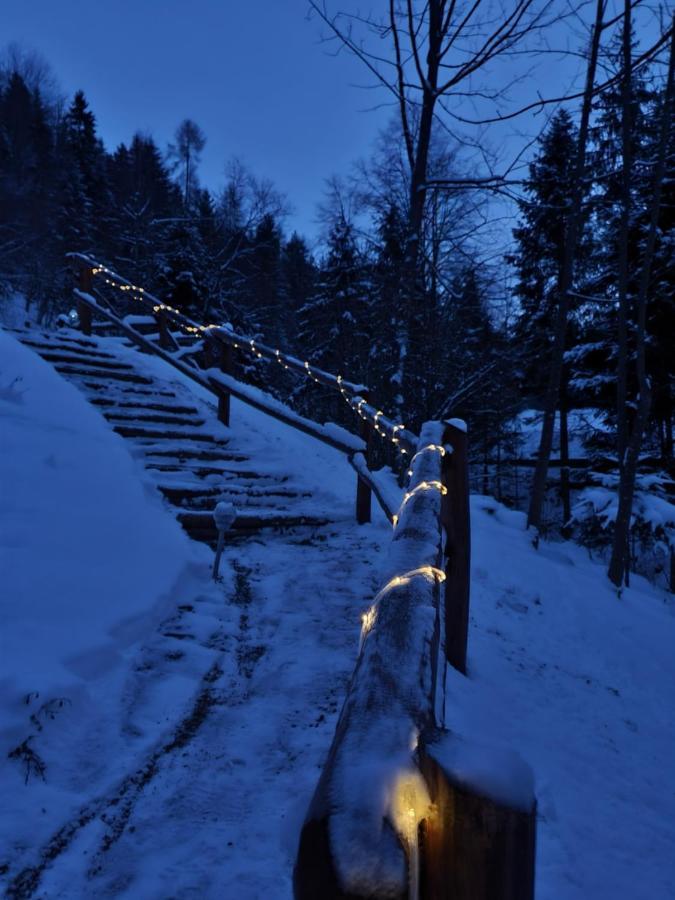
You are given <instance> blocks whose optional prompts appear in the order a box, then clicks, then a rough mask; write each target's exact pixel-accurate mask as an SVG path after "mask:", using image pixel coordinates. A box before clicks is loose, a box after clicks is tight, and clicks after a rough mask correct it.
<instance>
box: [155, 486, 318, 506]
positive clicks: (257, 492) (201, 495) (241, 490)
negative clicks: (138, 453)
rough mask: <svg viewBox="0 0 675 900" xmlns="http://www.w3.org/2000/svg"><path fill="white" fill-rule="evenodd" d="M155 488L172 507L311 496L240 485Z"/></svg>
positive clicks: (297, 492) (304, 493) (278, 489)
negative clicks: (187, 503) (216, 500)
mask: <svg viewBox="0 0 675 900" xmlns="http://www.w3.org/2000/svg"><path fill="white" fill-rule="evenodd" d="M157 487H158V488H159V490H160V491H161V492H162V494H164V496H165V497H166V498H167V500H170V501H171V502H172V503H173V504H174V505H177V506H179V505H180V504H181V503H183V502H184V501H190V502H192V501H200V500H202V499H203V500H213V498H214V497H221V496H225V495H227V496H228V497H232V498H234V499H236V498H240V499H254V500H257V499H264V498H266V497H269V498H276V497H278V498H283V499H290V500H295V499H299V498H301V497H311V496H312V494H311V492H310V491H290V490H288V488H270V489H269V490H268V489H265V488H251V487H242V486H240V485H234V484H232V485H226V484H223V485H213V486H211V485H209V486H208V487H201V486H199V485H195V487H186V486H185V485H176V486H174V485H171V484H158V485H157Z"/></svg>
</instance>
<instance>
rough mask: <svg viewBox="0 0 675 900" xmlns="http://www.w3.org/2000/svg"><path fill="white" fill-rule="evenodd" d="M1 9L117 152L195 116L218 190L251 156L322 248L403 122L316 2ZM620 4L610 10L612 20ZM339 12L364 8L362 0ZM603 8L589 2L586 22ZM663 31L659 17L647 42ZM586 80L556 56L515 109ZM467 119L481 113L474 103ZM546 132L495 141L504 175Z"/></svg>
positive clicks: (534, 126)
mask: <svg viewBox="0 0 675 900" xmlns="http://www.w3.org/2000/svg"><path fill="white" fill-rule="evenodd" d="M0 2H2V12H1V13H0V24H1V25H2V31H1V32H0V33H1V35H2V37H0V50H1V49H2V46H3V45H4V43H6V42H7V43H8V42H10V41H17V42H19V43H20V44H22V45H23V46H24V47H25V48H27V49H35V50H37V51H39V52H40V53H42V54H43V55H44V56H45V57H46V59H47V60H48V61H49V62H50V63H51V65H52V67H53V69H54V72H55V74H56V76H57V78H58V80H59V82H60V84H61V87H62V89H63V91H64V92H65V93H66V94H68V95H71V94H72V93H73V92H74V91H75V90H77V89H78V88H82V89H83V90H84V91H85V93H86V95H87V97H88V98H89V101H90V103H91V106H92V108H93V110H94V112H95V114H96V116H97V119H98V125H99V130H100V133H101V135H102V137H103V139H104V141H105V143H106V145H107V146H108V147H109V148H111V149H112V148H114V147H115V146H116V145H117V144H118V143H119V142H120V141H128V140H129V139H130V137H131V136H132V134H133V133H134V132H135V131H137V130H141V131H146V132H150V133H151V134H152V135H153V136H154V137H155V139H156V141H157V142H158V144H159V145H160V146H161V147H162V148H165V147H166V144H167V143H168V141H170V140H171V138H172V135H173V132H174V131H175V128H176V126H177V125H178V123H179V122H180V121H181V120H182V119H184V118H186V117H189V118H192V119H194V120H195V121H197V122H198V124H199V125H200V126H201V128H202V129H203V130H204V132H205V133H206V135H207V145H206V148H205V150H204V153H203V159H202V165H201V169H200V177H201V180H202V183H203V184H205V185H206V186H208V187H209V188H211V189H213V190H217V189H218V188H219V187H220V186H221V185H222V183H223V181H224V174H223V172H224V167H225V163H226V161H227V160H228V159H229V158H231V157H233V156H238V157H240V158H241V159H242V160H243V161H244V162H245V163H246V164H247V165H248V166H249V167H250V168H251V169H252V170H253V171H254V172H255V173H256V174H257V175H259V176H266V177H270V178H272V179H273V181H274V182H275V184H276V186H277V187H278V188H279V189H280V190H282V191H284V192H285V193H286V194H287V195H288V197H289V199H290V200H291V203H292V206H293V208H294V212H293V214H292V215H291V216H290V218H289V220H288V223H287V224H288V226H289V227H290V228H294V227H295V228H298V229H299V230H300V231H301V232H303V233H305V234H307V235H309V236H310V237H312V236H314V235H315V234H316V232H317V225H316V205H317V203H318V202H319V201H320V200H321V199H322V193H323V190H324V183H325V179H326V178H327V177H329V176H330V175H332V174H336V173H337V174H344V173H346V172H347V171H348V170H349V167H350V165H351V163H352V162H353V161H354V160H356V159H358V158H360V157H364V156H367V155H368V154H369V152H370V149H371V147H372V144H373V141H374V139H375V137H376V135H377V132H378V131H379V129H380V128H382V127H383V126H384V125H385V123H386V122H387V120H388V119H389V117H390V116H391V115H393V114H394V110H393V108H392V107H391V106H387V107H382V106H381V105H378V104H382V103H383V101H386V100H388V98H387V97H386V96H384V95H383V93H382V92H381V91H373V90H372V89H365V86H366V85H370V86H371V87H372V79H371V80H369V76H368V74H367V73H366V72H365V70H364V68H363V67H362V65H361V64H360V63H359V62H358V61H357V60H355V59H354V58H353V57H351V56H350V55H349V54H347V53H340V54H339V55H338V56H337V57H336V56H335V55H334V50H335V48H334V46H327V45H326V44H324V43H322V42H321V40H320V38H321V27H320V24H319V23H318V21H317V20H316V19H313V20H310V19H309V18H308V16H307V10H308V4H307V0H114V2H113V0H95V2H91V0H89V2H84V0H0ZM618 2H619V0H610V4H609V6H610V10H611V9H612V8H613V6H615V5H616V4H617V3H618ZM329 5H330V8H331V9H333V10H337V9H345V8H351V9H356V8H357V0H331V2H330V4H329ZM358 8H360V7H358ZM371 8H372V9H373V10H375V11H376V12H377V13H379V14H382V13H383V12H384V11H385V10H386V3H385V2H384V0H371V2H366V4H365V6H364V7H363V8H362V9H361V11H362V12H367V11H368V10H369V9H371ZM592 8H593V4H592V3H591V2H590V0H587V2H586V3H585V4H584V8H583V17H584V18H588V17H589V15H590V14H591V13H592ZM570 24H572V25H573V26H574V28H573V31H571V32H570V31H569V30H568V28H567V27H566V26H565V27H560V28H557V29H555V30H553V32H552V34H551V35H550V40H551V43H552V45H554V46H556V47H565V46H569V47H571V48H573V49H579V47H580V46H581V45H583V43H584V42H585V38H584V30H583V28H581V27H579V25H580V23H579V22H578V21H574V20H571V22H570ZM654 33H655V26H654V20H653V17H652V14H651V13H649V14H648V17H647V18H646V19H644V21H643V22H641V23H640V24H639V27H638V35H639V36H640V37H642V38H643V39H646V38H647V37H650V38H651V37H652V36H653V35H654ZM511 65H512V64H511V63H510V62H508V61H506V62H500V63H498V64H496V65H495V67H494V71H492V72H489V73H487V76H486V77H487V78H488V83H490V79H491V83H492V84H501V83H504V80H509V79H510V76H511V75H512V74H513V71H514V70H513V69H512V68H510V66H511ZM513 65H515V63H514V64H513ZM518 65H519V66H520V63H518ZM528 65H529V62H528ZM582 71H583V64H582V63H581V62H580V61H579V59H578V58H575V57H569V58H561V57H554V56H546V57H543V58H542V60H541V61H540V62H539V66H538V68H537V69H536V70H535V71H533V72H531V73H530V74H529V75H528V77H527V78H526V79H524V80H523V81H522V83H520V84H519V85H517V86H516V87H515V88H514V89H513V92H512V94H513V100H514V102H518V101H521V102H528V101H530V100H532V99H535V98H536V96H537V93H540V94H542V95H544V96H547V95H548V96H551V95H557V94H560V93H564V92H565V91H566V90H567V89H568V87H569V86H570V85H571V84H572V83H573V82H574V80H575V78H576V79H577V84H578V83H579V75H580V73H581V72H582ZM481 77H482V76H481ZM459 102H460V103H463V101H459ZM577 108H578V103H575V104H574V105H573V111H576V109H577ZM461 112H462V113H465V114H468V115H471V109H470V108H468V109H467V108H466V106H465V105H462V107H461ZM548 112H549V113H550V112H552V109H551V108H549V109H548ZM544 123H545V116H541V115H539V116H537V117H532V116H530V117H527V118H524V119H519V120H516V121H514V122H513V123H509V124H508V125H506V126H505V125H497V126H492V127H491V128H490V130H489V132H487V134H485V135H484V136H483V140H484V141H487V142H488V144H489V145H491V146H492V147H493V148H497V149H499V150H501V151H502V152H503V156H504V159H503V161H502V164H501V165H502V166H503V165H504V164H506V163H507V162H508V161H509V159H511V158H513V156H515V154H516V153H517V151H518V149H520V148H521V147H522V146H523V145H524V144H525V143H526V142H527V139H528V138H531V137H532V136H533V135H535V134H537V133H538V131H539V130H540V128H541V127H542V126H543V125H544ZM506 227H507V228H508V226H506Z"/></svg>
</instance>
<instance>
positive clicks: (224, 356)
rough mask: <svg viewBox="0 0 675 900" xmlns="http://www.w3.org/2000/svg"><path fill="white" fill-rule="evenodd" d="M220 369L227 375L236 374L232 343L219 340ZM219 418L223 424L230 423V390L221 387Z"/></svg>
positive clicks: (219, 392)
mask: <svg viewBox="0 0 675 900" xmlns="http://www.w3.org/2000/svg"><path fill="white" fill-rule="evenodd" d="M218 347H219V354H220V359H219V366H220V371H221V372H223V373H224V374H225V375H234V351H233V349H232V347H231V346H230V344H228V343H226V342H225V341H218ZM218 419H219V421H221V422H222V423H223V425H228V426H229V424H230V392H229V391H226V390H225V389H224V388H221V389H220V390H219V391H218Z"/></svg>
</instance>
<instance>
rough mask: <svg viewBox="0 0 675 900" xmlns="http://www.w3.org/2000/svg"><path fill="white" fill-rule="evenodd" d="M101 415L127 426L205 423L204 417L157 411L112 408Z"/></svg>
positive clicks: (195, 425) (190, 425) (199, 426)
mask: <svg viewBox="0 0 675 900" xmlns="http://www.w3.org/2000/svg"><path fill="white" fill-rule="evenodd" d="M103 415H104V416H105V418H106V419H107V420H108V421H109V422H113V423H114V424H119V425H129V426H132V425H142V426H145V425H147V424H150V425H151V426H152V427H156V426H157V425H173V426H184V427H187V428H201V426H202V425H204V424H206V420H205V419H198V418H196V417H192V418H188V417H187V416H185V415H178V414H171V413H158V412H154V413H153V412H147V413H142V412H138V411H132V410H115V409H114V408H113V409H111V410H105V411H104V412H103Z"/></svg>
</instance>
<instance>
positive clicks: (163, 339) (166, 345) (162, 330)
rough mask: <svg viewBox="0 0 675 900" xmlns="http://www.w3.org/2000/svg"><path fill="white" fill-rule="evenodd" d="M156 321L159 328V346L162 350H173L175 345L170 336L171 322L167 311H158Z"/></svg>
mask: <svg viewBox="0 0 675 900" xmlns="http://www.w3.org/2000/svg"><path fill="white" fill-rule="evenodd" d="M155 319H156V320H157V325H158V326H159V346H160V347H161V348H162V350H173V349H174V345H173V341H172V340H171V335H170V334H169V320H168V317H167V314H166V310H165V309H158V310H157V312H156V313H155Z"/></svg>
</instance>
